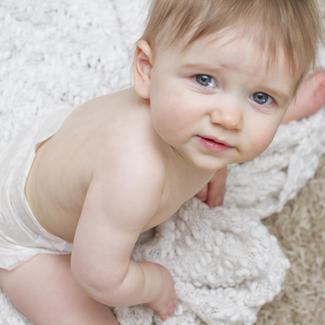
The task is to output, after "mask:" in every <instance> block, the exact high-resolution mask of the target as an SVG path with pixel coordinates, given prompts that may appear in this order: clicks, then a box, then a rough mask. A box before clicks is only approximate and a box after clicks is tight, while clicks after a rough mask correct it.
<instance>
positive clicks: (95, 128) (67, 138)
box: [25, 91, 201, 242]
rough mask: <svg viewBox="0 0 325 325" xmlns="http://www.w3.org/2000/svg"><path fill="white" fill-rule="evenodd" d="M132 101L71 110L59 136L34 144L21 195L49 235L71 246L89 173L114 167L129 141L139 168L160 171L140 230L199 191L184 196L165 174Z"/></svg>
mask: <svg viewBox="0 0 325 325" xmlns="http://www.w3.org/2000/svg"><path fill="white" fill-rule="evenodd" d="M133 100H135V99H134V98H133V97H132V96H131V95H130V91H122V92H119V93H116V94H114V95H111V96H103V97H98V98H96V99H94V100H91V101H89V102H87V103H86V104H84V105H82V106H80V107H78V108H76V109H75V110H74V111H73V113H72V114H71V115H69V116H68V118H67V119H66V120H65V121H64V123H63V125H62V127H61V128H60V129H59V131H58V132H57V133H55V134H54V135H53V136H52V137H51V138H49V139H48V140H46V141H45V142H44V143H41V144H40V146H39V148H38V150H37V152H36V157H35V160H34V162H33V166H32V168H31V170H30V173H29V176H28V179H27V182H26V187H25V191H26V197H27V200H28V202H29V204H30V206H31V209H32V211H33V213H34V214H35V217H36V218H37V219H38V221H39V222H40V224H41V225H42V226H43V227H44V228H45V229H46V230H47V231H49V232H50V233H52V234H55V235H57V236H59V237H61V238H63V239H65V240H66V241H69V242H73V238H74V235H75V231H76V227H77V225H78V221H79V217H80V214H81V211H82V208H83V203H84V200H85V197H86V193H87V190H88V187H89V184H90V182H91V180H92V175H93V173H94V172H95V171H96V170H97V169H99V168H102V169H106V168H107V169H109V168H117V166H115V165H116V163H115V161H116V157H117V156H118V155H119V154H120V153H122V152H125V151H127V150H129V149H130V148H129V149H128V145H129V141H130V139H132V146H134V143H136V145H137V146H138V150H139V151H141V152H143V165H144V166H146V165H147V163H148V157H150V158H149V160H150V161H151V164H155V163H157V168H165V172H166V182H165V187H164V190H163V191H162V194H161V198H160V202H158V203H157V205H158V206H159V208H158V210H157V214H156V215H154V216H152V220H151V221H150V222H149V224H148V225H147V226H146V229H149V228H152V227H154V226H156V225H157V224H159V223H161V222H162V221H164V220H166V219H168V218H169V217H170V216H171V215H172V214H173V213H174V212H175V211H176V210H177V209H178V208H179V206H180V205H181V204H182V203H183V202H184V201H185V200H186V199H188V198H190V197H191V195H192V194H195V191H196V190H197V189H199V186H201V185H197V184H196V186H194V187H193V190H192V191H191V190H190V192H189V188H190V186H189V184H183V186H182V185H181V183H177V179H180V180H181V179H184V178H183V177H176V174H175V173H176V171H175V169H174V168H171V169H170V171H169V167H168V165H169V164H170V161H169V162H167V161H168V159H166V155H165V154H166V151H164V149H163V145H162V143H161V142H159V141H158V140H157V139H156V138H154V136H153V133H152V130H150V127H149V125H148V123H150V117H149V116H148V111H147V110H143V109H142V110H141V105H139V103H136V101H135V102H134V103H133V104H134V105H132V101H133ZM132 106H133V107H132ZM159 161H161V163H159ZM129 168H132V161H130V166H129ZM144 168H146V167H144ZM130 182H132V179H130ZM148 182H150V179H148ZM113 183H114V182H113V180H112V184H113ZM107 186H110V184H107ZM112 186H113V185H112ZM181 187H184V189H186V191H184V192H183V191H182V189H181ZM192 192H193V193H192ZM140 195H141V194H140ZM126 201H127V193H126ZM146 229H144V230H146Z"/></svg>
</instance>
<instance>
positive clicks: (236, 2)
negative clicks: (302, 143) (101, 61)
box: [141, 0, 324, 79]
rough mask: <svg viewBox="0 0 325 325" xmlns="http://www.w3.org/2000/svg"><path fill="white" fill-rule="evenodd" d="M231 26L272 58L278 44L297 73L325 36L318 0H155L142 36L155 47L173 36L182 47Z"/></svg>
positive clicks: (310, 60)
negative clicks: (237, 28)
mask: <svg viewBox="0 0 325 325" xmlns="http://www.w3.org/2000/svg"><path fill="white" fill-rule="evenodd" d="M234 27H239V30H240V31H241V32H242V33H245V34H246V35H249V36H250V37H252V38H253V39H254V40H255V41H256V42H257V44H259V45H260V46H261V49H262V50H264V51H265V53H267V54H268V61H269V63H270V64H271V63H272V62H275V61H276V59H277V56H278V55H279V49H281V50H282V51H283V53H284V55H285V58H286V60H287V62H288V67H289V68H290V70H291V72H292V73H294V74H295V75H298V76H299V79H301V78H302V76H303V75H304V74H306V73H307V72H308V70H309V69H310V68H311V67H312V66H313V65H314V63H315V56H316V50H317V46H318V43H319V42H323V37H324V36H323V31H322V21H321V14H320V9H319V6H318V3H317V0H153V2H152V5H151V9H150V11H149V16H148V23H147V27H146V29H145V31H144V33H143V35H142V37H141V39H144V40H146V41H147V42H148V43H149V44H150V46H151V47H152V48H153V49H156V48H159V46H166V47H169V46H172V45H174V44H175V43H176V42H177V43H178V44H183V45H184V48H186V47H187V46H188V45H190V44H191V43H192V42H194V41H195V40H197V39H199V38H200V37H203V36H208V35H211V34H213V33H218V32H221V33H222V32H223V31H225V30H227V29H231V28H234ZM158 45H159V46H158Z"/></svg>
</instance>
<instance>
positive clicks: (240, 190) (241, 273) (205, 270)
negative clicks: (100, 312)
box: [0, 0, 325, 325]
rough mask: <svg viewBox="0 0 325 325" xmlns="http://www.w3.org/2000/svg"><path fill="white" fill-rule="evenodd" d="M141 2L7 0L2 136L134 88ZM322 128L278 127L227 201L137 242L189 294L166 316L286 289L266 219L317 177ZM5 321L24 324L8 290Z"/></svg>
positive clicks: (316, 121) (314, 123)
mask: <svg viewBox="0 0 325 325" xmlns="http://www.w3.org/2000/svg"><path fill="white" fill-rule="evenodd" d="M146 2H147V0H132V1H131V0H92V1H88V0H84V1H82V0H56V1H50V0H2V1H1V2H0V30H1V31H2V33H1V34H0V125H1V137H0V142H8V141H9V140H10V139H11V138H12V137H13V135H14V134H16V133H17V131H18V130H19V129H20V128H21V127H22V125H23V124H25V123H26V122H29V121H31V120H33V119H34V118H35V116H38V115H40V114H41V113H43V112H46V111H52V110H57V109H60V108H70V107H72V106H75V105H78V104H79V103H81V102H83V101H85V100H88V99H90V98H92V97H94V96H98V95H102V94H107V93H110V92H112V91H114V90H117V89H120V88H122V87H126V86H128V85H130V80H131V79H130V78H131V70H130V65H131V60H132V51H133V48H134V47H133V43H134V41H135V40H136V39H137V37H139V35H140V33H141V30H142V27H143V22H144V19H145V14H146ZM322 53H324V52H322ZM321 56H322V55H321ZM324 126H325V112H324V110H323V111H321V112H319V113H317V114H316V115H314V116H312V117H310V118H308V119H304V120H303V121H300V122H292V123H290V124H289V125H287V126H283V127H281V128H280V130H279V132H278V134H277V136H276V138H275V139H274V141H273V143H272V145H271V147H270V148H269V149H268V150H267V151H266V152H265V153H264V154H263V155H262V156H260V157H259V158H257V159H255V160H254V161H251V162H248V163H246V164H242V165H238V166H233V167H232V168H231V171H230V176H229V179H228V192H227V195H226V199H225V206H224V207H223V208H215V209H208V208H207V207H206V206H204V205H203V204H202V203H201V202H199V200H197V199H192V200H191V201H189V202H187V203H186V204H185V205H184V206H183V208H182V209H181V210H180V211H179V212H178V213H177V215H175V216H174V217H173V218H172V219H171V220H170V221H168V222H167V223H165V224H164V225H162V226H160V227H159V229H158V232H157V235H156V237H155V238H154V239H153V240H149V241H147V242H146V243H145V244H142V245H138V246H137V248H136V250H135V258H136V259H138V260H140V259H143V258H145V259H147V260H152V261H156V262H160V263H162V264H164V265H166V266H167V267H168V268H169V269H170V270H171V272H172V274H173V275H174V278H175V282H176V286H177V292H178V296H179V298H180V300H181V301H182V303H181V305H180V308H179V310H178V312H177V315H175V316H174V317H172V318H171V319H169V320H168V321H166V322H165V323H166V324H175V325H176V324H177V325H179V324H181V325H187V324H188V325H192V324H199V323H200V322H201V321H203V322H205V323H208V324H213V325H219V324H252V323H254V321H255V320H256V314H257V311H258V310H259V308H260V307H261V306H262V305H263V304H264V303H265V302H267V301H270V300H272V299H273V297H274V295H276V294H277V293H278V292H279V291H280V290H281V284H282V282H283V279H284V276H285V272H286V270H287V268H288V266H289V265H288V261H287V259H286V258H285V257H284V256H283V254H282V253H281V250H280V249H279V247H278V244H277V241H276V239H275V238H274V237H273V236H272V235H270V234H269V233H268V231H267V229H266V228H265V227H264V226H263V224H262V223H261V221H260V219H262V218H265V217H267V216H269V215H270V214H272V213H273V212H276V211H280V210H281V209H282V207H283V205H284V204H285V203H286V202H287V201H288V200H289V199H291V198H292V197H294V196H295V195H296V193H297V192H298V191H299V189H300V188H301V187H302V186H303V185H304V184H305V183H306V182H307V180H308V179H310V178H311V177H312V176H313V174H314V172H315V169H316V167H317V164H318V161H319V158H320V156H321V155H322V154H323V153H324V150H325V134H324V132H323V129H324ZM256 136H259V135H258V134H257V135H256ZM116 312H117V315H118V318H119V320H120V322H121V324H122V325H128V324H130V325H136V324H138V325H147V324H148V325H149V324H151V323H152V321H153V315H152V313H151V311H149V310H147V309H145V308H144V307H139V306H137V307H132V308H125V309H117V310H116ZM155 321H156V323H157V324H160V323H161V321H159V319H155ZM0 324H8V325H9V324H10V325H17V324H27V321H26V320H25V319H24V318H23V317H22V316H21V315H20V314H19V313H18V312H16V311H15V310H14V309H13V307H12V306H11V305H10V303H9V302H8V300H7V299H6V297H5V296H4V295H1V296H0Z"/></svg>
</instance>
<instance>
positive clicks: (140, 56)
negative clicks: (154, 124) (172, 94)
mask: <svg viewBox="0 0 325 325" xmlns="http://www.w3.org/2000/svg"><path fill="white" fill-rule="evenodd" d="M151 69H152V50H151V47H150V45H149V44H148V42H147V41H145V40H140V41H138V42H137V48H136V50H135V54H134V61H133V82H134V89H135V91H136V93H137V94H138V95H139V96H140V97H142V98H144V99H148V98H149V88H150V75H151Z"/></svg>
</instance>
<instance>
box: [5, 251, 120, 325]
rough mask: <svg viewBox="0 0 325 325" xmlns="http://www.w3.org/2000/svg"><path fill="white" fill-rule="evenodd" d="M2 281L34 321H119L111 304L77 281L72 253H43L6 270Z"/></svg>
mask: <svg viewBox="0 0 325 325" xmlns="http://www.w3.org/2000/svg"><path fill="white" fill-rule="evenodd" d="M1 285H2V289H3V290H4V292H5V293H6V294H7V296H8V297H9V299H10V300H11V302H12V303H13V304H14V305H15V307H16V308H17V309H18V310H19V311H21V312H22V313H23V314H24V315H25V316H26V317H27V318H28V319H29V320H30V321H31V322H32V323H33V325H45V324H46V325H58V324H60V325H89V324H94V325H95V324H103V325H104V324H105V325H108V324H109V325H111V324H112V325H113V324H114V325H115V324H118V322H117V320H116V318H115V317H114V315H113V313H112V311H111V310H110V309H109V307H107V306H105V305H103V304H101V303H98V302H96V301H95V300H93V299H91V298H89V297H88V296H87V295H86V294H85V293H84V292H83V290H82V289H81V288H80V287H79V285H78V284H77V283H76V282H75V281H74V279H73V277H72V275H71V271H70V255H50V254H40V255H37V256H35V257H34V258H33V259H31V260H30V261H28V262H26V263H24V264H22V265H21V266H19V267H17V268H15V269H13V270H12V271H3V270H2V272H1Z"/></svg>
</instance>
